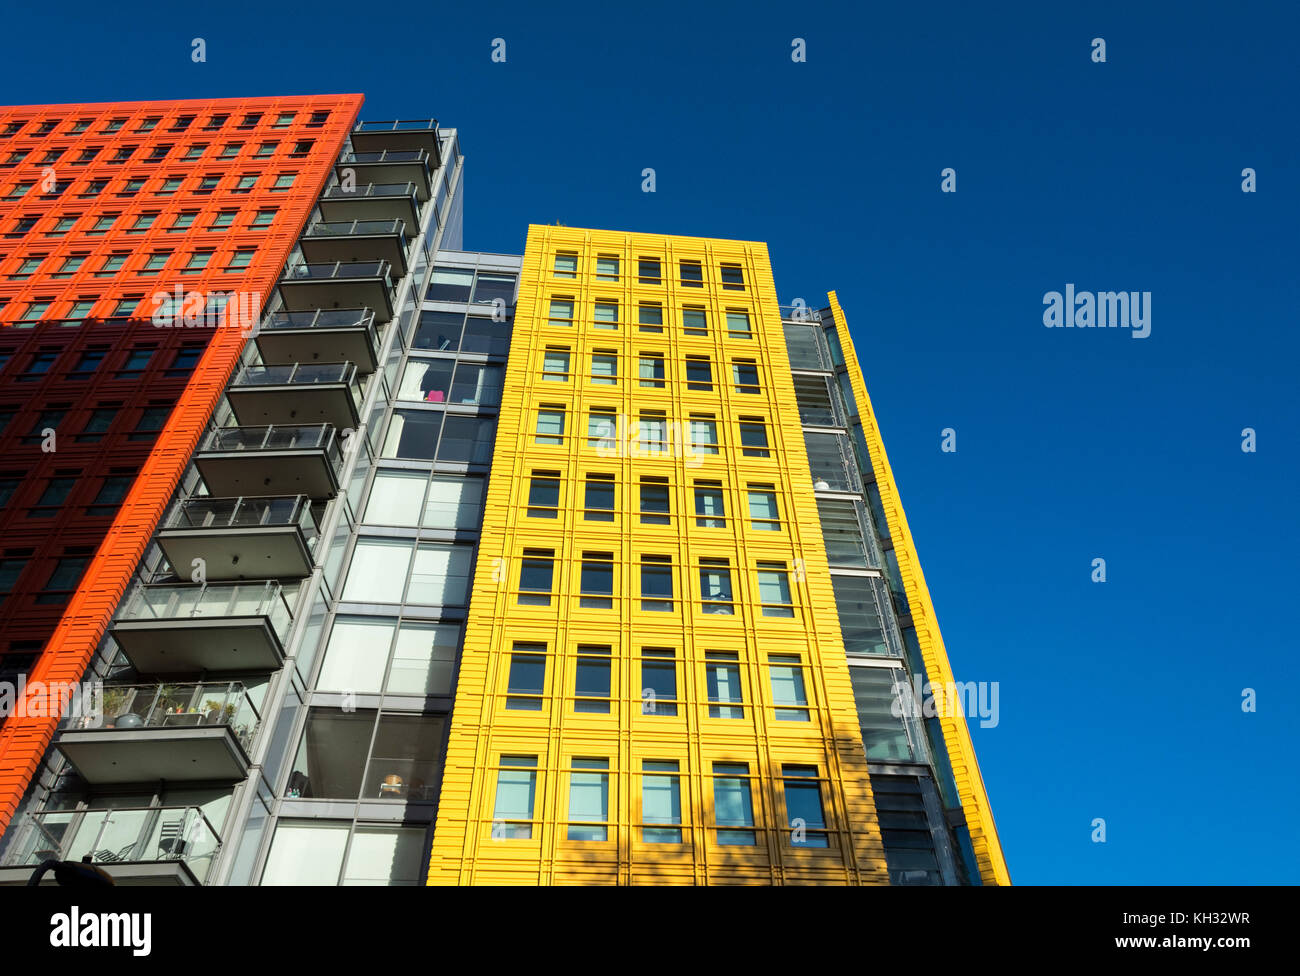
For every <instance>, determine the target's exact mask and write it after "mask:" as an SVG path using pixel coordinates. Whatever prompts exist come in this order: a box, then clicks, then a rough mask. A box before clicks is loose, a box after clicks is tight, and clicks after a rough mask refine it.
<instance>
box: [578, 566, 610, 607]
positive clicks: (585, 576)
mask: <svg viewBox="0 0 1300 976" xmlns="http://www.w3.org/2000/svg"><path fill="white" fill-rule="evenodd" d="M578 605H579V606H581V607H586V608H588V609H593V610H610V609H613V607H614V554H613V553H612V552H584V553H583V554H582V573H581V577H580V580H579V597H578Z"/></svg>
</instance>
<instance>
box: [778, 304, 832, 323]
mask: <svg viewBox="0 0 1300 976" xmlns="http://www.w3.org/2000/svg"><path fill="white" fill-rule="evenodd" d="M777 308H778V309H779V310H780V312H781V321H782V322H820V321H821V320H822V313H821V312H819V311H818V310H817V309H815V308H809V307H808V306H807V305H778V306H777Z"/></svg>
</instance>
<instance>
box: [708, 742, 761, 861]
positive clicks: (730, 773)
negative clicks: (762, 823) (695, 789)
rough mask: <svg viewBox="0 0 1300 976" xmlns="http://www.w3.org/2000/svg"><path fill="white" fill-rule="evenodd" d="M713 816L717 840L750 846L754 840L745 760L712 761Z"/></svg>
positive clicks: (750, 790)
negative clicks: (731, 761)
mask: <svg viewBox="0 0 1300 976" xmlns="http://www.w3.org/2000/svg"><path fill="white" fill-rule="evenodd" d="M713 816H714V821H715V822H716V824H717V838H718V844H720V845H740V846H752V845H753V844H755V843H756V842H757V841H756V835H755V831H754V800H753V790H752V788H751V786H750V779H749V765H748V764H747V763H727V762H715V763H714V764H713Z"/></svg>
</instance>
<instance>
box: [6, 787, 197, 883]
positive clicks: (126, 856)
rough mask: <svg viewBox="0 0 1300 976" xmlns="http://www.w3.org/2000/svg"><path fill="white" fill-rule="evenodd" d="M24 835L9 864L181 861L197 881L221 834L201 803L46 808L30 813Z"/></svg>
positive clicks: (18, 842) (11, 853)
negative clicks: (95, 807) (97, 808)
mask: <svg viewBox="0 0 1300 976" xmlns="http://www.w3.org/2000/svg"><path fill="white" fill-rule="evenodd" d="M24 826H25V827H26V828H27V829H26V831H25V836H23V835H22V834H20V835H19V839H18V841H17V842H16V843H15V844H14V846H13V847H11V848H10V850H9V852H8V854H7V855H6V856H5V861H4V863H5V865H6V866H7V867H22V866H24V865H30V866H32V867H35V866H36V865H38V864H40V863H41V862H42V861H44V860H47V859H51V858H52V859H54V860H59V861H81V860H82V859H84V858H86V857H89V858H90V860H91V861H92V862H93V863H96V864H104V865H108V870H109V872H110V873H112V865H114V864H142V863H150V862H158V861H174V862H180V863H182V864H184V865H185V866H186V867H187V868H188V869H189V871H190V873H191V874H193V876H194V878H195V880H196V881H198V882H199V883H200V884H202V883H203V881H204V880H205V879H206V877H207V873H208V869H209V867H210V866H211V864H212V860H213V858H214V857H215V856H216V854H217V852H218V851H219V850H220V848H221V838H220V837H219V836H218V835H217V831H216V829H215V828H214V827H213V826H212V824H211V823H210V822H209V821H208V818H207V817H205V816H204V815H203V811H202V810H201V809H200V808H199V807H180V806H177V807H117V808H114V809H112V810H47V811H43V812H41V813H34V814H30V815H29V817H28V818H27V821H26V823H25V825H24Z"/></svg>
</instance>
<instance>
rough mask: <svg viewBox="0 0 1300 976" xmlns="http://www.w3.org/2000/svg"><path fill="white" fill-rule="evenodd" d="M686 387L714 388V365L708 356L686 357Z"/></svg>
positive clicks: (692, 388)
mask: <svg viewBox="0 0 1300 976" xmlns="http://www.w3.org/2000/svg"><path fill="white" fill-rule="evenodd" d="M686 389H688V390H712V389H713V365H712V364H711V363H710V362H709V357H708V356H687V357H686Z"/></svg>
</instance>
